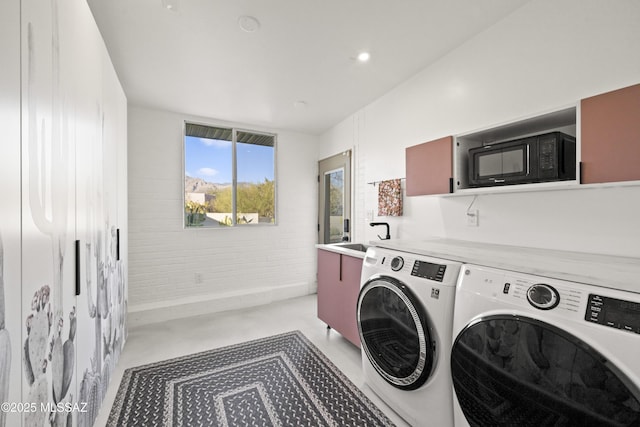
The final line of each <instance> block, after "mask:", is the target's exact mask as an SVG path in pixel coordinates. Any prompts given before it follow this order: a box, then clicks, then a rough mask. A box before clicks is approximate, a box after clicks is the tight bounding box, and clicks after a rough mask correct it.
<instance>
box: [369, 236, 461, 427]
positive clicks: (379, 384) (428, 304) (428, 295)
mask: <svg viewBox="0 0 640 427" xmlns="http://www.w3.org/2000/svg"><path fill="white" fill-rule="evenodd" d="M460 266H461V264H460V263H458V262H454V261H446V260H441V259H436V258H430V257H427V256H421V255H415V254H412V253H408V252H402V251H397V250H392V249H384V248H377V247H371V248H369V249H368V250H367V253H366V256H365V258H364V261H363V264H362V280H361V288H360V295H359V297H358V306H357V321H358V330H359V333H360V340H361V343H362V365H363V369H364V378H365V382H366V383H367V385H369V387H370V388H371V389H372V390H373V391H374V392H375V393H376V394H377V395H378V396H380V397H381V398H382V399H383V400H384V401H385V403H387V404H388V405H389V406H390V407H391V408H392V409H393V410H394V411H395V412H397V413H398V415H400V416H401V417H402V418H403V419H405V421H407V422H408V423H409V424H411V425H413V426H424V425H433V426H438V427H448V426H453V402H452V386H451V374H450V365H449V352H450V349H451V333H452V321H453V302H454V296H455V287H456V281H457V279H458V274H459V272H460Z"/></svg>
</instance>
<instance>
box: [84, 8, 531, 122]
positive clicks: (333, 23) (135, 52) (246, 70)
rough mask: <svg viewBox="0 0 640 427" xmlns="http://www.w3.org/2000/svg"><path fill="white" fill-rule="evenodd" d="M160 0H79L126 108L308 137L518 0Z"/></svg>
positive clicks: (501, 14) (430, 60)
mask: <svg viewBox="0 0 640 427" xmlns="http://www.w3.org/2000/svg"><path fill="white" fill-rule="evenodd" d="M171 1H174V2H175V4H176V5H177V10H175V11H170V10H168V9H165V8H164V7H163V6H162V0H88V3H89V6H90V7H91V9H92V11H93V14H94V16H95V19H96V21H97V23H98V27H99V28H100V31H101V32H102V35H103V37H104V39H105V43H106V45H107V48H108V49H109V53H110V55H111V58H112V60H113V63H114V66H115V68H116V71H117V72H118V75H119V77H120V81H121V82H122V85H123V87H124V90H125V92H126V94H127V97H128V100H129V103H130V104H133V105H140V106H147V107H153V108H159V109H164V110H168V111H177V112H181V113H186V114H191V115H197V116H203V117H209V118H212V119H218V120H228V121H233V122H237V123H244V124H251V125H256V126H262V127H269V128H274V129H283V130H285V129H286V130H294V131H301V132H305V133H311V134H320V133H322V132H323V131H325V130H327V129H328V128H330V127H331V126H333V125H335V124H337V123H339V122H340V121H341V120H343V119H345V118H346V117H348V116H349V115H350V114H352V113H354V112H355V111H357V110H359V109H360V108H362V107H364V106H365V105H367V104H368V103H370V102H372V101H373V100H375V99H376V98H378V97H380V96H381V95H383V94H384V93H386V92H388V91H389V90H391V89H392V88H393V87H395V86H397V85H398V84H400V83H402V82H403V81H405V80H407V79H408V78H410V77H411V76H413V75H415V74H416V73H417V72H419V71H420V70H421V69H423V68H425V67H426V66H428V65H429V64H431V63H433V62H435V61H436V60H438V58H440V57H442V56H443V55H445V54H446V53H447V52H449V51H451V50H452V49H454V48H456V47H457V46H459V45H461V44H462V43H464V42H465V41H466V40H468V39H470V38H472V37H473V36H474V35H476V34H478V33H479V32H481V31H483V30H484V29H486V28H488V27H490V26H491V25H493V24H494V23H496V22H497V21H499V20H500V19H502V18H504V17H505V16H506V15H508V14H510V13H511V12H513V11H514V10H515V9H517V8H519V7H521V6H522V5H523V4H524V3H526V2H527V1H529V0H315V1H313V0H171ZM243 15H250V16H254V17H256V18H257V19H258V20H259V22H260V28H259V30H258V31H256V32H253V33H249V32H245V31H243V30H241V29H240V27H239V25H238V19H239V17H240V16H243ZM363 50H366V51H369V52H370V53H371V60H370V61H369V62H368V63H359V62H358V61H356V60H355V59H354V57H355V56H356V55H357V54H358V53H359V52H360V51H363ZM296 101H304V102H305V103H306V107H303V108H300V107H296V106H295V105H294V104H295V103H296Z"/></svg>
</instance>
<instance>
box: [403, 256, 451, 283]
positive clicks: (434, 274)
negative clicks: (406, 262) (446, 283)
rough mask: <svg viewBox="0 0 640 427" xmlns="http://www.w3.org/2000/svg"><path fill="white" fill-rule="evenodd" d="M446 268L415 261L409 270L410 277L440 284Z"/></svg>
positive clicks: (440, 265)
mask: <svg viewBox="0 0 640 427" xmlns="http://www.w3.org/2000/svg"><path fill="white" fill-rule="evenodd" d="M445 271H447V266H446V265H442V264H434V263H431V262H427V261H420V260H416V262H414V263H413V268H412V269H411V275H412V276H416V277H422V278H423V279H429V280H435V281H437V282H442V279H443V278H444V273H445Z"/></svg>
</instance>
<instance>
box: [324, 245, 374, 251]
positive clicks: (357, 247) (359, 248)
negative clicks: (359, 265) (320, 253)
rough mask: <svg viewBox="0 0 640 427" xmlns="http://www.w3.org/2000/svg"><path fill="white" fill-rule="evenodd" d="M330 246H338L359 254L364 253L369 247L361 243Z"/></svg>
mask: <svg viewBox="0 0 640 427" xmlns="http://www.w3.org/2000/svg"><path fill="white" fill-rule="evenodd" d="M332 246H338V247H341V248H345V249H351V250H354V251H360V252H366V251H367V248H369V245H363V244H362V243H334V244H333V245H332Z"/></svg>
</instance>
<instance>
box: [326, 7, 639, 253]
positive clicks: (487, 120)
mask: <svg viewBox="0 0 640 427" xmlns="http://www.w3.org/2000/svg"><path fill="white" fill-rule="evenodd" d="M638 22H640V2H638V1H636V0H620V1H615V2H603V1H600V0H563V1H560V2H558V1H551V0H533V1H531V2H530V3H527V4H526V5H525V6H524V7H522V8H521V9H519V10H517V11H516V12H515V13H513V14H512V15H510V16H508V17H507V18H506V19H504V20H503V21H501V22H499V23H497V24H496V25H494V26H493V27H491V28H490V29H488V30H486V31H485V32H483V33H481V34H479V35H478V36H476V37H475V38H474V39H472V40H470V41H469V42H467V43H465V44H464V45H462V46H460V47H459V48H458V49H456V50H454V51H453V52H451V53H450V54H448V55H446V56H445V57H443V58H442V59H440V60H439V61H438V62H436V63H435V64H433V65H432V66H430V67H428V68H426V69H424V70H423V71H422V72H420V73H419V74H418V75H416V76H414V77H413V78H411V79H410V80H408V81H406V82H405V83H404V84H402V85H401V86H399V87H397V88H396V89H394V90H393V91H391V92H389V93H388V94H386V95H385V96H383V97H382V98H380V99H378V100H377V101H375V102H374V103H372V104H370V105H368V106H367V107H365V108H363V109H362V110H360V111H358V112H356V113H355V114H353V115H352V116H351V117H348V118H347V119H345V120H344V121H343V122H342V123H340V124H338V125H337V126H335V127H334V128H332V129H330V130H329V131H327V132H326V133H325V134H324V135H322V137H321V145H320V158H324V157H327V156H329V155H332V154H334V153H336V152H339V151H342V150H344V149H346V148H349V147H354V151H355V159H354V163H355V165H356V171H355V174H354V175H355V180H356V182H355V194H356V200H355V204H354V206H355V207H354V210H355V213H354V218H355V226H356V228H355V232H356V234H357V239H358V240H363V241H368V240H373V239H377V237H376V232H379V231H380V230H374V229H371V228H370V227H367V226H366V213H367V211H369V210H374V212H376V211H377V195H376V189H375V187H373V186H372V185H368V184H367V183H368V182H372V181H376V180H382V179H390V178H399V177H404V176H405V165H404V161H405V160H404V155H405V148H406V147H408V146H412V145H416V144H419V143H422V142H425V141H429V140H432V139H436V138H439V137H442V136H446V135H456V134H460V133H466V132H469V131H473V130H476V129H479V128H486V127H489V126H492V125H496V124H502V123H504V122H508V121H513V120H516V119H518V118H521V117H525V116H531V115H535V114H537V113H541V112H547V111H551V110H554V109H558V108H561V107H565V106H569V105H576V104H577V102H578V100H579V99H581V98H584V97H587V96H591V95H596V94H598V93H602V92H606V91H609V90H613V89H617V88H621V87H625V86H629V85H632V84H636V83H639V82H640V55H638V53H637V49H638V46H640V25H638ZM452 31H455V28H452ZM373 65H374V64H373V63H372V66H373ZM472 200H473V197H471V196H465V197H446V198H443V197H434V196H422V197H412V198H406V197H405V199H404V205H405V212H404V216H403V217H399V218H377V217H376V218H375V219H380V220H385V221H389V222H390V223H391V225H392V233H391V235H392V238H405V239H421V238H426V237H429V236H441V237H449V238H457V239H466V240H474V241H487V242H495V243H505V244H515V245H526V246H536V247H548V248H554V249H566V250H582V251H591V252H599V253H610V254H623V255H633V256H640V243H639V242H640V227H639V226H638V224H637V222H636V221H637V220H636V218H637V214H636V212H638V211H639V210H640V187H638V186H635V187H626V188H607V189H590V190H575V191H555V192H551V191H546V192H536V193H524V194H501V195H486V196H480V197H478V199H477V200H476V201H475V204H474V208H476V209H479V211H480V226H479V227H477V228H471V227H468V226H467V225H466V217H465V211H466V209H467V207H468V206H469V204H470V203H471V202H472Z"/></svg>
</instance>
